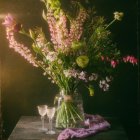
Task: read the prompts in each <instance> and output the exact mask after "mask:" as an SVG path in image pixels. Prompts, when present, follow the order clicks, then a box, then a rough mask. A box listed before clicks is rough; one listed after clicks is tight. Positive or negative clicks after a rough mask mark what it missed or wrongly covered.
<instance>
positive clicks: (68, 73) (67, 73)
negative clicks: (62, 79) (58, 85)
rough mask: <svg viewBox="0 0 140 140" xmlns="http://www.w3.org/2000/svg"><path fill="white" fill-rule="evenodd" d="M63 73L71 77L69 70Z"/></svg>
mask: <svg viewBox="0 0 140 140" xmlns="http://www.w3.org/2000/svg"><path fill="white" fill-rule="evenodd" d="M63 73H64V74H65V76H66V77H71V73H70V71H69V70H64V71H63Z"/></svg>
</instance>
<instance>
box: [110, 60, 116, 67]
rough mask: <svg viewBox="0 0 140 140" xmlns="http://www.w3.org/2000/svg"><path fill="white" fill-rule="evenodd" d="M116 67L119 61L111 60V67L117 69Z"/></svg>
mask: <svg viewBox="0 0 140 140" xmlns="http://www.w3.org/2000/svg"><path fill="white" fill-rule="evenodd" d="M116 65H117V61H115V60H111V66H112V67H113V68H115V67H116Z"/></svg>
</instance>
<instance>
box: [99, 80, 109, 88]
mask: <svg viewBox="0 0 140 140" xmlns="http://www.w3.org/2000/svg"><path fill="white" fill-rule="evenodd" d="M99 87H100V88H101V89H103V91H107V90H108V89H109V84H108V83H107V82H106V80H101V81H100V83H99Z"/></svg>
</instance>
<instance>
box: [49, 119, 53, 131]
mask: <svg viewBox="0 0 140 140" xmlns="http://www.w3.org/2000/svg"><path fill="white" fill-rule="evenodd" d="M49 124H50V131H52V119H49Z"/></svg>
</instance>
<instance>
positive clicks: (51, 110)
mask: <svg viewBox="0 0 140 140" xmlns="http://www.w3.org/2000/svg"><path fill="white" fill-rule="evenodd" d="M55 110H56V109H55V107H47V116H48V118H49V131H47V134H55V131H54V130H53V128H52V120H53V117H54V114H55Z"/></svg>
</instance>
